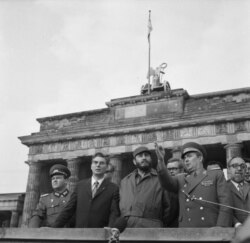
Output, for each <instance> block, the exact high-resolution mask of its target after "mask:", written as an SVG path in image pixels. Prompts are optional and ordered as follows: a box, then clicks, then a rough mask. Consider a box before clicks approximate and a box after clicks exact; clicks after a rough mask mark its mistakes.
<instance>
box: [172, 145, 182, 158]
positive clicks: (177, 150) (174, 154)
mask: <svg viewBox="0 0 250 243" xmlns="http://www.w3.org/2000/svg"><path fill="white" fill-rule="evenodd" d="M172 158H175V159H181V148H180V147H174V148H173V149H172Z"/></svg>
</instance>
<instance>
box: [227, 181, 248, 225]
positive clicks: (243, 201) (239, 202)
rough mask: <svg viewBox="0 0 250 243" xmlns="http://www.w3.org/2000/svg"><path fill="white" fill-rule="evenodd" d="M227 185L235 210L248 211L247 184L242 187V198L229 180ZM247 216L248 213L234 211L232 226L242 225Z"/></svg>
mask: <svg viewBox="0 0 250 243" xmlns="http://www.w3.org/2000/svg"><path fill="white" fill-rule="evenodd" d="M227 183H228V185H229V187H230V190H231V194H232V199H233V206H234V207H236V208H240V209H244V210H247V211H250V185H249V184H248V183H244V186H243V191H244V196H242V195H241V194H240V193H239V191H238V190H237V188H236V187H235V185H234V184H233V183H232V182H231V180H229V181H228V182H227ZM248 215H249V214H248V213H244V212H241V211H238V210H234V211H233V216H234V218H233V224H234V225H235V224H236V223H243V222H244V221H245V220H246V219H247V216H248Z"/></svg>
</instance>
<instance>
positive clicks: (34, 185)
mask: <svg viewBox="0 0 250 243" xmlns="http://www.w3.org/2000/svg"><path fill="white" fill-rule="evenodd" d="M26 163H27V164H28V165H29V175H28V182H27V187H26V195H25V200H24V206H23V219H22V225H21V226H22V227H27V226H28V224H29V219H30V217H31V215H32V211H33V210H34V209H35V207H36V205H37V203H38V200H39V194H40V191H39V185H40V173H41V164H40V163H38V162H32V161H27V162H26Z"/></svg>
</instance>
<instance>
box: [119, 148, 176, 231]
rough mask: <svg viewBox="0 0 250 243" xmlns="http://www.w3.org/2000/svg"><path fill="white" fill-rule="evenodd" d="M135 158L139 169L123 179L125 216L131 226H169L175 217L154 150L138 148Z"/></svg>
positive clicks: (122, 198) (121, 192)
mask: <svg viewBox="0 0 250 243" xmlns="http://www.w3.org/2000/svg"><path fill="white" fill-rule="evenodd" d="M133 157H134V158H133V163H134V165H135V167H136V169H135V170H134V171H133V172H132V173H130V174H129V175H127V176H126V177H125V178H123V180H122V181H121V187H120V210H121V214H122V217H124V218H125V219H126V220H127V227H128V228H160V227H165V226H167V225H168V222H169V221H171V220H172V219H171V218H170V217H169V215H170V212H169V209H170V208H169V206H170V205H169V197H168V193H167V191H166V190H164V189H163V188H162V187H161V185H160V183H159V180H158V176H157V172H156V171H155V170H154V169H153V168H152V157H151V152H150V150H149V149H148V148H147V147H138V148H137V149H135V151H134V152H133ZM171 215H172V214H171Z"/></svg>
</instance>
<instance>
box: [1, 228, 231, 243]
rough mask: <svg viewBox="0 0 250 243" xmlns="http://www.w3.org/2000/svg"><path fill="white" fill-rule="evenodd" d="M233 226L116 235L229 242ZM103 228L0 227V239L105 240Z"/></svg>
mask: <svg viewBox="0 0 250 243" xmlns="http://www.w3.org/2000/svg"><path fill="white" fill-rule="evenodd" d="M234 234H235V229H234V228H157V229H152V228H150V229H145V228H144V229H141V228H140V229H139V228H129V229H126V230H125V231H124V232H123V233H122V234H121V235H120V241H121V242H130V243H133V242H137V243H138V242H147V243H151V242H161V243H163V242H168V243H171V242H172V243H178V242H179V243H180V242H182V243H183V242H194V243H197V242H202V243H205V242H206V243H209V242H213V243H217V242H230V241H231V240H232V239H233V237H234ZM109 236H110V235H109V231H108V230H106V229H87V228H85V229H69V228H61V229H52V228H38V229H27V228H0V242H60V243H63V242H65V243H66V242H81V243H85V242H92V243H93V242H108V240H109Z"/></svg>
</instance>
